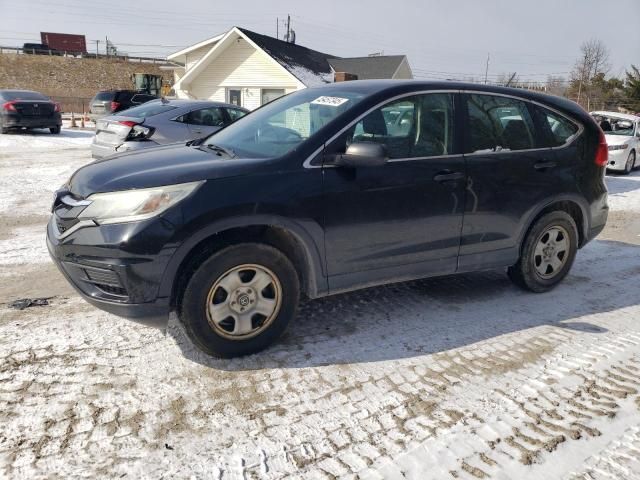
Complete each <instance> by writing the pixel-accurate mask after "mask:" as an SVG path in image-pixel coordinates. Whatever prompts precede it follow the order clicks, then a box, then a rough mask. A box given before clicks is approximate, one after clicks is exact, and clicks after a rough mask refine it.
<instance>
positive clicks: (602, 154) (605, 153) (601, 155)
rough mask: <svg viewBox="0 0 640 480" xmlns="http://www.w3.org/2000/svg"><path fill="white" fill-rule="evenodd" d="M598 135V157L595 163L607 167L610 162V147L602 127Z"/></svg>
mask: <svg viewBox="0 0 640 480" xmlns="http://www.w3.org/2000/svg"><path fill="white" fill-rule="evenodd" d="M598 130H600V133H599V136H598V147H597V148H596V158H595V160H594V163H595V164H596V165H597V166H599V167H606V166H607V164H608V163H609V147H608V146H607V139H606V137H605V136H604V132H603V131H602V129H598Z"/></svg>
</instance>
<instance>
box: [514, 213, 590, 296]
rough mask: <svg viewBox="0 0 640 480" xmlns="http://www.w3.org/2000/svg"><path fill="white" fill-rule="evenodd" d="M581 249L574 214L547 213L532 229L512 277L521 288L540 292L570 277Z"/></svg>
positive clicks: (525, 240)
mask: <svg viewBox="0 0 640 480" xmlns="http://www.w3.org/2000/svg"><path fill="white" fill-rule="evenodd" d="M577 250H578V229H577V227H576V223H575V222H574V220H573V218H572V217H571V215H569V214H568V213H566V212H563V211H555V212H550V213H547V214H546V215H544V216H542V217H541V218H539V219H538V220H537V221H536V222H535V223H534V224H533V226H532V227H531V229H530V230H529V232H528V233H527V236H526V237H525V239H524V243H523V245H522V252H521V254H520V259H519V260H518V263H516V264H515V265H513V266H511V267H509V269H508V271H507V273H508V275H509V278H510V279H511V280H512V281H513V282H514V283H515V284H516V285H518V286H519V287H521V288H523V289H525V290H530V291H532V292H536V293H541V292H546V291H548V290H551V289H552V288H554V287H555V286H556V285H557V284H558V283H560V282H561V281H562V280H563V279H564V277H566V276H567V274H568V273H569V270H570V269H571V265H572V264H573V260H574V259H575V256H576V252H577Z"/></svg>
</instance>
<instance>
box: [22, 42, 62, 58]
mask: <svg viewBox="0 0 640 480" xmlns="http://www.w3.org/2000/svg"><path fill="white" fill-rule="evenodd" d="M22 51H23V52H24V53H26V54H32V55H62V52H60V51H58V50H56V49H54V48H50V47H49V45H47V44H45V43H25V44H23V45H22Z"/></svg>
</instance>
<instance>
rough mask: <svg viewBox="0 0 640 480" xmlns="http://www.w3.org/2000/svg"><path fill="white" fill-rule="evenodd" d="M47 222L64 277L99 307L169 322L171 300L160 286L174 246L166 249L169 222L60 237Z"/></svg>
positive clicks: (158, 323)
mask: <svg viewBox="0 0 640 480" xmlns="http://www.w3.org/2000/svg"><path fill="white" fill-rule="evenodd" d="M55 222H56V216H55V215H52V216H51V219H50V221H49V224H48V225H47V247H48V249H49V254H50V255H51V258H52V259H53V261H54V262H55V264H56V266H57V267H58V269H59V270H60V271H61V272H62V274H63V275H64V276H65V278H66V279H67V281H69V283H70V284H71V285H72V286H73V287H74V288H75V289H76V290H77V291H78V293H80V295H81V296H82V297H83V298H84V299H85V300H86V301H87V302H89V303H91V304H92V305H94V306H95V307H97V308H100V309H101V310H105V311H107V312H109V313H113V314H115V315H118V316H121V317H125V318H128V319H131V320H133V321H136V322H139V323H142V324H145V325H149V326H153V327H157V328H165V327H166V326H167V322H168V318H169V313H170V310H171V306H170V300H171V299H170V298H169V297H161V296H159V287H160V284H161V282H162V277H163V274H164V272H165V270H166V266H167V263H168V262H169V260H170V258H171V256H172V254H173V252H174V251H175V248H165V247H164V242H163V239H166V238H168V237H171V236H172V234H173V226H172V225H171V224H170V223H169V222H167V221H166V220H162V219H153V220H151V221H146V222H137V223H129V224H118V225H103V226H90V227H85V228H81V229H79V230H77V231H75V232H73V233H72V234H70V235H68V236H67V237H64V238H63V239H60V238H58V237H59V233H58V230H57V226H56V223H55Z"/></svg>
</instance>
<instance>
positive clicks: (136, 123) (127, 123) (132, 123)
mask: <svg viewBox="0 0 640 480" xmlns="http://www.w3.org/2000/svg"><path fill="white" fill-rule="evenodd" d="M118 123H119V124H120V125H125V126H127V127H135V126H136V125H138V122H132V121H131V120H122V121H120V122H118Z"/></svg>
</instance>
